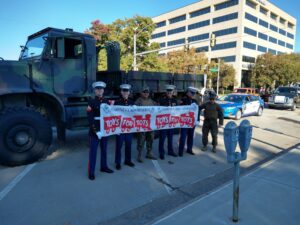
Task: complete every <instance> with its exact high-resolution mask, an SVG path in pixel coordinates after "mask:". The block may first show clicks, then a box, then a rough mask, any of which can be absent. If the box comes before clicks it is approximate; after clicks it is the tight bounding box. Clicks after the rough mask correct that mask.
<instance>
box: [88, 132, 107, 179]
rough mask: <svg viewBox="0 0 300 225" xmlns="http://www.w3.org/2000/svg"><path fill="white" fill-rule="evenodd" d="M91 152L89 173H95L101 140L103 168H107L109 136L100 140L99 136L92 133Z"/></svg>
mask: <svg viewBox="0 0 300 225" xmlns="http://www.w3.org/2000/svg"><path fill="white" fill-rule="evenodd" d="M89 138H90V154H89V165H88V172H89V175H95V167H96V160H97V150H98V146H99V142H100V149H101V169H104V168H107V137H102V138H101V139H100V140H99V139H98V137H97V136H94V135H90V136H89Z"/></svg>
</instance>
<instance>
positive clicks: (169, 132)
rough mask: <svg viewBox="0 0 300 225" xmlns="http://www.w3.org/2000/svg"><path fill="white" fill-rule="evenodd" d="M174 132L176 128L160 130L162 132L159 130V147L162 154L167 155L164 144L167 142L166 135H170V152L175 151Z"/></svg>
mask: <svg viewBox="0 0 300 225" xmlns="http://www.w3.org/2000/svg"><path fill="white" fill-rule="evenodd" d="M173 133H174V129H166V130H160V132H159V148H158V149H159V155H160V156H164V155H165V149H164V144H165V140H166V137H168V154H172V153H174V150H173Z"/></svg>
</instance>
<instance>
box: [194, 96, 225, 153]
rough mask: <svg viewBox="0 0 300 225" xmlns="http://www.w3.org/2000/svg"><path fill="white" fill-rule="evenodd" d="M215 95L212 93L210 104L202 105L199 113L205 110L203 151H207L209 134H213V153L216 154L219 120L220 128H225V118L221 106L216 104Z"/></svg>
mask: <svg viewBox="0 0 300 225" xmlns="http://www.w3.org/2000/svg"><path fill="white" fill-rule="evenodd" d="M216 97H217V96H216V94H215V93H210V95H209V102H206V103H204V104H202V105H201V106H200V107H199V112H201V110H202V109H204V123H203V127H202V143H203V147H202V148H201V150H202V151H206V150H207V144H208V134H209V132H210V133H211V136H212V145H213V148H212V152H213V153H215V152H216V147H217V144H218V119H219V126H223V122H224V118H223V110H222V108H221V107H220V105H219V104H217V103H216V102H215V99H216Z"/></svg>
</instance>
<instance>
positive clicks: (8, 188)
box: [0, 163, 36, 201]
mask: <svg viewBox="0 0 300 225" xmlns="http://www.w3.org/2000/svg"><path fill="white" fill-rule="evenodd" d="M35 165H36V163H33V164H30V165H28V166H26V168H25V169H24V170H23V171H22V172H21V173H20V174H19V175H18V176H16V177H15V178H14V179H13V180H12V181H11V182H10V183H9V184H8V185H7V186H6V187H5V188H4V189H3V190H2V191H1V192H0V201H1V200H2V199H3V198H4V197H5V196H6V195H7V194H8V193H9V192H10V191H11V190H12V189H13V188H14V187H15V186H16V185H17V184H18V183H19V182H20V181H21V180H22V179H23V177H25V176H26V174H27V173H29V172H30V170H32V169H33V167H34V166H35Z"/></svg>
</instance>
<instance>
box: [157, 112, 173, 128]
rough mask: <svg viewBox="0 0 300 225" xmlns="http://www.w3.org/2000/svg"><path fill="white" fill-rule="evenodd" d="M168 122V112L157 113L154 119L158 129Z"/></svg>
mask: <svg viewBox="0 0 300 225" xmlns="http://www.w3.org/2000/svg"><path fill="white" fill-rule="evenodd" d="M169 123H170V114H161V115H157V116H156V119H155V125H156V127H157V128H158V129H160V128H163V127H165V126H167V125H169Z"/></svg>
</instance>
